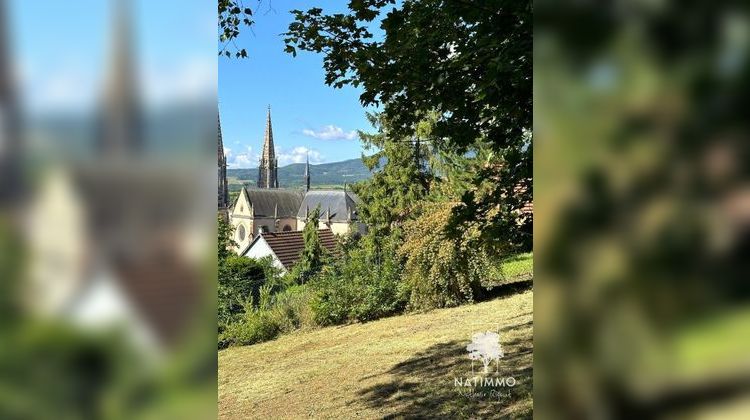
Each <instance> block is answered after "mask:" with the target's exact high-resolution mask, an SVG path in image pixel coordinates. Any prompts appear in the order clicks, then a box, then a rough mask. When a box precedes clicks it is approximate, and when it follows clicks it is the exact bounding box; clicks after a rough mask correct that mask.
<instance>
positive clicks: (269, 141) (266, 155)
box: [258, 105, 279, 188]
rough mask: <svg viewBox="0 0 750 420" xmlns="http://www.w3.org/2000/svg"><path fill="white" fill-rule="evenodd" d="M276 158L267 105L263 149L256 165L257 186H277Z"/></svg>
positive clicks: (269, 108)
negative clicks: (258, 163)
mask: <svg viewBox="0 0 750 420" xmlns="http://www.w3.org/2000/svg"><path fill="white" fill-rule="evenodd" d="M277 168H278V160H277V159H276V151H275V149H274V145H273V128H272V127H271V106H270V105H269V106H268V115H267V117H266V133H265V137H264V139H263V150H262V151H261V155H260V165H259V166H258V188H278V187H279V181H278V177H277V175H278V170H277Z"/></svg>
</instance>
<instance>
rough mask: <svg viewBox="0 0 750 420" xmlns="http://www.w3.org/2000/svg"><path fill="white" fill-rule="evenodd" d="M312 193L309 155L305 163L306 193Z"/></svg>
mask: <svg viewBox="0 0 750 420" xmlns="http://www.w3.org/2000/svg"><path fill="white" fill-rule="evenodd" d="M308 191H310V153H308V154H307V160H306V162H305V192H308Z"/></svg>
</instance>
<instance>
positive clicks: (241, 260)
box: [218, 255, 284, 329]
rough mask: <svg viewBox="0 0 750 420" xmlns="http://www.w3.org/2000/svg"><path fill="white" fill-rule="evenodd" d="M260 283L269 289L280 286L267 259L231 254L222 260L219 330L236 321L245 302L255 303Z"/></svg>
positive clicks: (219, 291)
mask: <svg viewBox="0 0 750 420" xmlns="http://www.w3.org/2000/svg"><path fill="white" fill-rule="evenodd" d="M263 285H269V286H270V287H271V288H272V290H271V291H275V290H280V289H282V288H283V287H284V285H283V280H282V279H281V277H280V275H279V270H278V269H277V268H276V267H274V266H273V264H272V263H271V260H270V259H268V258H264V259H260V260H255V259H252V258H247V257H240V256H236V255H235V256H229V257H227V258H226V259H224V260H223V261H222V264H221V265H220V266H219V290H218V311H219V325H220V329H221V328H222V326H225V325H226V324H229V323H233V322H235V321H237V320H238V319H239V317H241V316H242V314H243V313H244V312H245V307H246V306H247V305H246V303H247V302H248V301H252V302H259V300H260V298H261V296H260V289H261V287H262V286H263Z"/></svg>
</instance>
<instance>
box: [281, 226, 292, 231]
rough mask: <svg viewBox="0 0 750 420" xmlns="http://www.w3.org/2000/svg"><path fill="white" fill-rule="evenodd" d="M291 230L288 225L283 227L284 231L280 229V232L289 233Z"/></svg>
mask: <svg viewBox="0 0 750 420" xmlns="http://www.w3.org/2000/svg"><path fill="white" fill-rule="evenodd" d="M291 230H292V227H291V226H289V225H284V229H282V231H284V232H291Z"/></svg>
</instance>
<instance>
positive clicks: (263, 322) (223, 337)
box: [219, 310, 281, 348]
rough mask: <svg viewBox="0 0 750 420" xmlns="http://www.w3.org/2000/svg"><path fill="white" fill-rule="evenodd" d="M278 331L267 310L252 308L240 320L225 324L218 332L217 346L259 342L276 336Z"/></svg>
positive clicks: (277, 326)
mask: <svg viewBox="0 0 750 420" xmlns="http://www.w3.org/2000/svg"><path fill="white" fill-rule="evenodd" d="M279 332H281V328H280V326H279V325H278V324H277V323H276V320H275V319H274V318H273V316H271V313H270V312H269V311H264V310H253V311H250V312H246V313H245V316H244V317H243V319H242V320H241V321H240V322H233V323H231V324H228V325H226V327H225V328H224V331H223V332H222V333H221V334H219V347H221V348H223V347H227V346H231V345H248V344H256V343H260V342H263V341H268V340H271V339H274V338H276V336H278V335H279Z"/></svg>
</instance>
